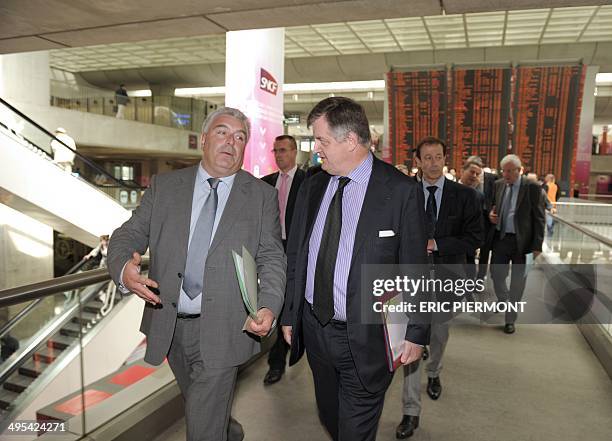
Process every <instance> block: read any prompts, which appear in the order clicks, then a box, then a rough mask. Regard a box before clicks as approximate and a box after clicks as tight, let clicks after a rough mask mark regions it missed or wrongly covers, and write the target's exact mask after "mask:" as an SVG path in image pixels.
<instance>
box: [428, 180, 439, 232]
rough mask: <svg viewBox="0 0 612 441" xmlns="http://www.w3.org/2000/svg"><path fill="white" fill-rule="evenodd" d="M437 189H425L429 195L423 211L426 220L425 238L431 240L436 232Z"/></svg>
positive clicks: (432, 187) (430, 187) (432, 186)
mask: <svg viewBox="0 0 612 441" xmlns="http://www.w3.org/2000/svg"><path fill="white" fill-rule="evenodd" d="M437 189H438V187H436V186H435V185H430V186H429V187H427V190H428V191H429V195H428V196H427V208H426V209H425V217H426V218H427V238H428V239H433V238H434V233H435V232H436V221H437V220H438V204H437V203H436V195H435V193H436V190H437Z"/></svg>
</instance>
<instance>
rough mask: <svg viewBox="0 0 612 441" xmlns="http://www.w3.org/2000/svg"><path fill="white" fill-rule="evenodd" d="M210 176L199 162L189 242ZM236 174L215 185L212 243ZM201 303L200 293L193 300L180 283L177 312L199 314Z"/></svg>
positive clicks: (207, 191) (202, 204) (208, 187)
mask: <svg viewBox="0 0 612 441" xmlns="http://www.w3.org/2000/svg"><path fill="white" fill-rule="evenodd" d="M210 177H211V176H210V175H209V174H208V173H207V172H206V170H204V167H202V165H201V164H200V166H199V167H198V174H197V176H196V180H195V185H194V187H193V200H192V203H191V221H190V223H189V243H190V244H191V238H192V236H193V232H194V229H195V226H196V223H197V222H198V217H199V216H200V211H202V207H203V206H204V202H205V201H206V198H207V197H208V195H209V194H210V191H211V190H210V185H209V184H208V182H206V180H207V179H208V178H210ZM235 177H236V174H235V173H234V174H233V175H231V176H226V177H224V178H221V179H220V180H221V182H219V186H218V187H217V195H218V197H219V198H218V203H217V213H216V215H215V223H214V225H213V231H212V235H211V237H210V242H211V243H212V241H213V238H214V237H215V232H216V231H217V226H218V225H219V220H220V219H221V216H222V215H223V210H225V205H226V204H227V200H228V199H229V195H230V192H231V191H232V186H233V185H234V178H235ZM201 303H202V294H200V295H199V296H197V297H196V298H194V299H193V300H192V299H190V298H189V296H188V295H187V294H186V293H185V291H183V287H182V284H181V294H180V296H179V302H178V308H177V309H178V312H183V313H185V314H199V313H200V309H201Z"/></svg>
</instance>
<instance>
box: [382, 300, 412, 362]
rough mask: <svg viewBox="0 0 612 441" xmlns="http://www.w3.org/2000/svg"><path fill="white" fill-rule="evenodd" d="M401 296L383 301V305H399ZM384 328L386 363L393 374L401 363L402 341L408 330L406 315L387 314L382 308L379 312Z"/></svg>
mask: <svg viewBox="0 0 612 441" xmlns="http://www.w3.org/2000/svg"><path fill="white" fill-rule="evenodd" d="M401 301H402V295H401V294H397V295H395V296H394V297H391V298H389V299H387V300H385V301H383V304H385V305H399V304H400V303H401ZM381 314H382V318H383V324H384V328H385V340H386V341H385V343H386V344H385V348H386V353H387V363H388V366H389V370H390V371H391V372H393V371H394V370H395V369H397V368H398V367H399V366H400V365H401V364H402V363H401V360H400V359H401V357H402V352H403V349H404V341H405V339H406V329H407V328H408V315H406V313H405V312H395V311H394V312H388V310H387V308H384V309H383V311H382V312H381Z"/></svg>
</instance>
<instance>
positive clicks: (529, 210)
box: [489, 154, 546, 334]
mask: <svg viewBox="0 0 612 441" xmlns="http://www.w3.org/2000/svg"><path fill="white" fill-rule="evenodd" d="M500 166H501V170H502V179H499V180H498V181H497V182H496V183H495V193H494V199H493V209H492V210H491V212H490V213H489V220H490V221H491V223H492V224H494V227H495V233H494V236H493V245H492V251H493V254H492V256H491V278H492V279H493V286H494V287H495V294H496V295H497V298H498V300H499V301H501V302H507V301H510V302H519V301H521V298H522V297H523V291H524V290H525V277H526V274H525V263H526V261H527V254H529V253H531V252H533V255H534V257H537V256H538V255H539V254H540V253H541V252H542V241H543V240H544V225H545V222H546V221H545V215H544V194H543V193H542V190H541V188H540V185H539V184H538V183H537V182H532V181H530V180H529V179H527V178H526V177H524V176H521V170H522V164H521V160H520V158H519V157H518V156H516V155H512V154H511V155H506V156H504V157H503V159H502V160H501V163H500ZM510 262H512V274H511V276H510V287H508V285H507V283H506V277H508V272H509V270H510ZM516 318H517V313H516V312H510V311H508V312H506V324H505V326H504V332H505V333H506V334H513V333H514V332H515V326H514V323H515V321H516Z"/></svg>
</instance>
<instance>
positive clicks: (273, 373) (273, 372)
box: [263, 369, 283, 385]
mask: <svg viewBox="0 0 612 441" xmlns="http://www.w3.org/2000/svg"><path fill="white" fill-rule="evenodd" d="M282 376H283V371H281V370H280V369H270V370H269V371H268V373H267V374H266V376H265V377H264V380H263V382H264V384H265V385H270V384H274V383H277V382H278V381H280V379H281V378H282Z"/></svg>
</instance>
